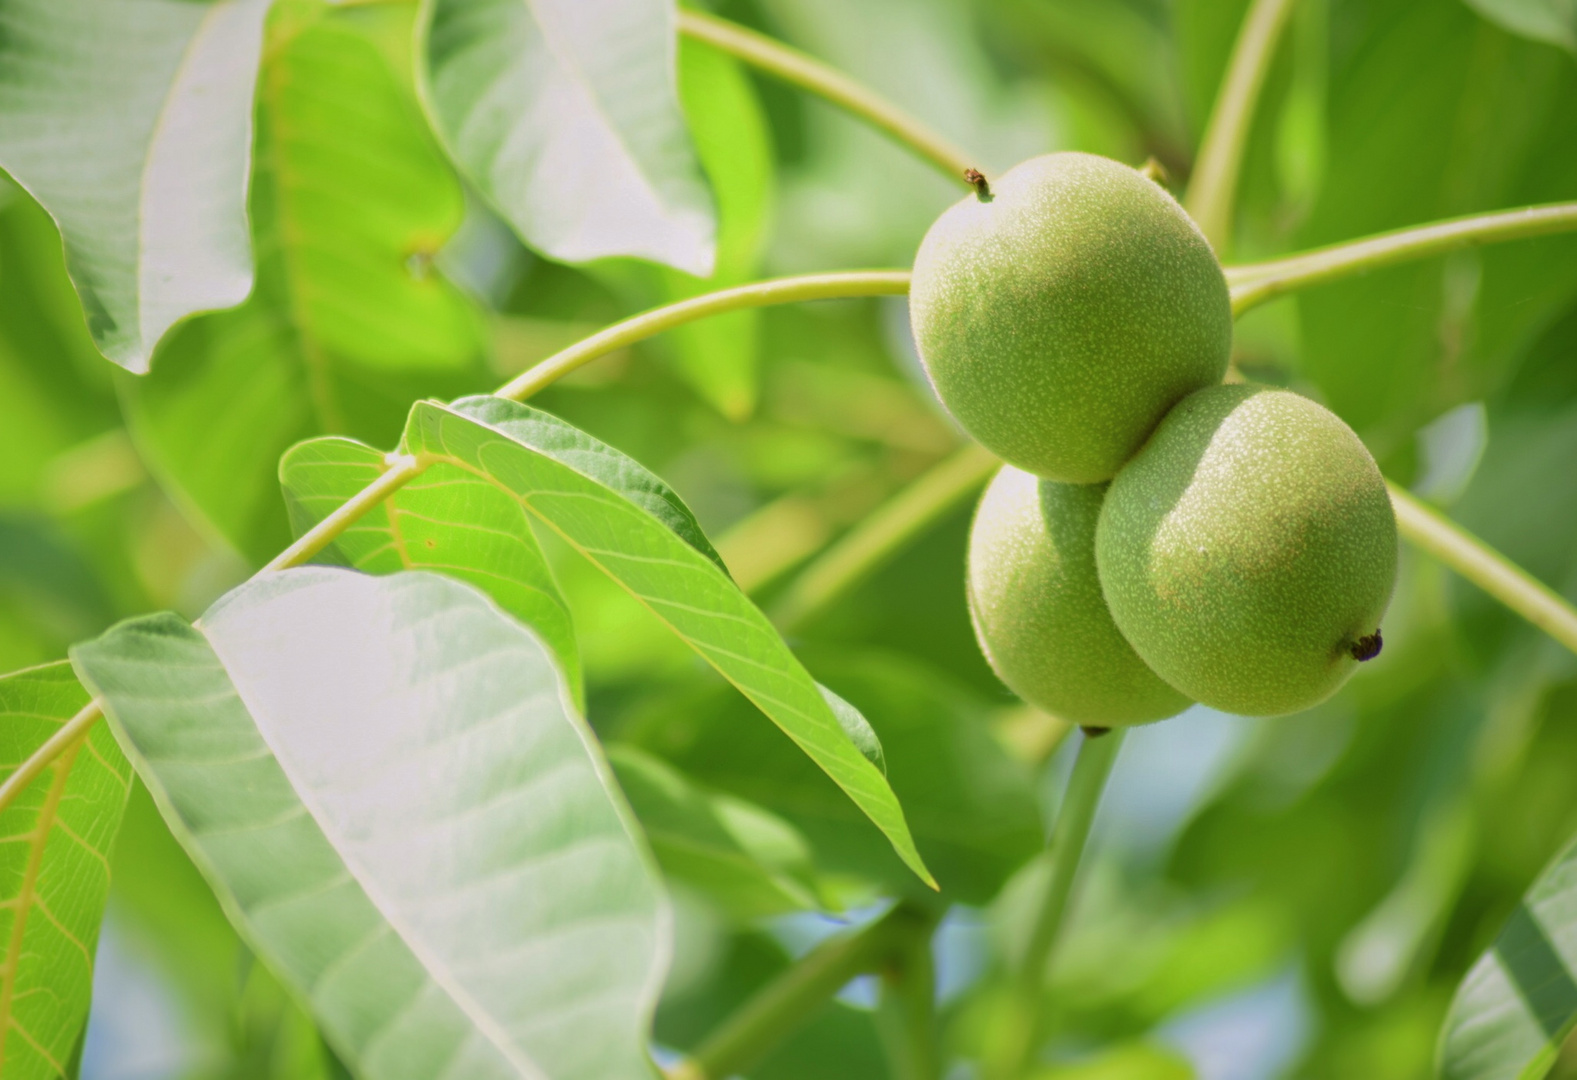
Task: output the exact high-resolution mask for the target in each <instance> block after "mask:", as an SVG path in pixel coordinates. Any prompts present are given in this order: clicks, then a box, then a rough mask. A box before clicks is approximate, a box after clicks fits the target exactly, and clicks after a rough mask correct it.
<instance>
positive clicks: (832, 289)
mask: <svg viewBox="0 0 1577 1080" xmlns="http://www.w3.org/2000/svg"><path fill="white" fill-rule="evenodd" d="M908 291H909V271H907V270H843V271H836V272H833V273H826V274H801V275H799V276H797V277H782V278H772V279H770V280H767V281H756V282H752V283H750V284H749V285H739V286H736V287H735V288H732V289H719V290H718V291H717V292H710V293H705V294H703V295H701V296H694V297H691V298H690V299H688V300H681V301H679V302H678V303H675V304H667V305H664V306H663V307H659V308H653V309H652V310H651V311H645V312H642V313H641V314H639V315H634V316H631V317H630V318H628V319H625V320H623V321H622V322H616V323H614V324H613V325H612V326H610V327H608V328H607V329H605V330H600V331H598V332H597V333H595V334H593V335H591V337H589V338H585V339H584V340H582V341H578V342H576V343H575V344H574V345H571V346H570V347H569V348H567V349H563V350H561V351H559V352H556V353H554V354H553V355H552V356H550V357H548V358H547V359H546V360H544V361H542V362H541V363H540V364H537V365H536V366H534V367H532V368H531V369H529V370H527V371H524V372H522V373H521V374H520V375H518V376H516V377H515V378H514V379H512V380H511V381H509V382H508V383H506V384H504V385H503V386H502V387H500V388H499V389H498V390H496V391H494V396H496V397H502V398H509V399H510V400H512V401H524V400H525V399H526V398H528V397H530V396H531V395H533V394H535V393H537V392H538V391H540V390H541V389H542V388H543V387H545V386H548V385H549V384H550V383H553V382H555V381H557V380H559V379H562V378H563V377H564V376H565V375H568V374H569V373H570V372H572V371H574V370H575V369H576V368H578V367H581V366H582V365H584V364H588V363H590V362H591V361H593V360H595V359H597V358H598V357H599V356H606V355H608V354H609V353H611V352H617V351H618V350H619V349H622V348H624V347H625V346H627V345H633V344H634V343H635V342H637V341H644V340H645V339H647V338H649V337H651V336H652V335H654V334H658V333H661V332H662V331H664V330H667V329H670V328H671V327H675V326H678V325H680V324H681V323H687V322H693V321H694V320H696V319H701V318H705V317H706V316H708V315H717V314H721V313H722V312H725V311H737V310H739V309H740V308H752V307H767V306H769V305H772V304H791V303H796V302H798V301H802V300H832V299H838V298H841V297H852V296H902V295H903V294H905V293H907V292H908Z"/></svg>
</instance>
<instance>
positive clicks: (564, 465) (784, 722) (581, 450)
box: [404, 398, 931, 883]
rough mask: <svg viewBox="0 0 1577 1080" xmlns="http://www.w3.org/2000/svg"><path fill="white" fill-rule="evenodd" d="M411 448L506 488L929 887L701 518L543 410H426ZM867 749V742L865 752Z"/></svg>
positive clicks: (849, 745) (460, 406) (855, 757)
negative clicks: (816, 774)
mask: <svg viewBox="0 0 1577 1080" xmlns="http://www.w3.org/2000/svg"><path fill="white" fill-rule="evenodd" d="M404 450H405V452H406V453H409V454H414V455H417V456H418V457H421V458H425V459H428V460H432V461H440V462H447V463H449V464H452V465H455V466H457V467H459V468H462V469H465V470H467V471H469V472H471V473H472V474H473V475H475V476H478V477H481V478H485V479H487V480H488V481H489V482H491V483H493V484H495V485H497V486H498V487H499V488H500V489H502V490H504V491H506V492H509V493H510V494H511V495H513V496H514V497H515V498H516V499H518V500H519V502H520V504H521V505H522V506H523V507H524V508H525V509H526V510H527V511H528V512H529V513H531V514H532V515H533V516H534V517H535V518H536V519H537V520H539V521H541V522H542V523H543V524H544V525H545V526H546V527H548V528H549V529H551V530H553V532H555V533H556V534H558V536H559V537H561V538H562V539H563V540H564V541H565V542H567V543H568V544H569V545H570V546H571V547H572V548H573V549H575V550H576V551H578V552H579V553H580V554H581V555H583V556H584V557H585V558H586V559H587V560H588V561H590V562H591V563H592V564H593V565H595V566H597V567H598V568H599V569H600V570H602V572H603V573H605V574H607V575H608V576H609V577H610V578H612V579H613V580H614V581H616V582H618V584H619V585H620V586H622V587H623V588H624V589H625V590H626V591H628V592H629V593H630V594H631V595H633V596H634V597H635V598H636V599H637V600H640V601H641V602H642V603H644V604H645V605H646V606H647V607H648V608H649V609H650V610H651V611H652V613H653V614H654V615H656V616H657V617H658V619H660V620H661V621H663V622H664V623H666V624H667V625H668V626H669V627H670V628H671V629H672V630H673V631H674V633H675V634H677V635H678V636H679V637H680V638H681V639H682V640H683V641H684V642H685V643H686V644H688V645H689V646H690V647H691V648H693V649H695V651H696V652H698V653H700V654H701V656H702V657H703V658H704V659H705V660H706V661H707V662H708V663H709V664H711V665H712V666H713V667H714V668H716V669H717V670H718V671H719V672H720V673H721V674H722V675H723V676H724V677H725V678H726V679H728V681H729V682H731V683H733V684H734V686H736V687H738V688H739V690H740V692H741V693H743V694H744V695H745V696H746V697H747V698H749V699H750V700H751V701H752V702H754V703H755V705H756V706H757V707H758V708H759V709H760V710H761V711H762V712H764V713H766V714H767V716H768V717H770V718H771V719H772V721H773V722H774V723H776V724H777V725H778V726H779V727H780V728H782V729H783V731H784V733H785V734H787V735H788V736H789V738H791V739H792V740H794V742H795V744H796V745H798V746H799V748H800V749H801V750H803V751H804V752H805V753H806V754H807V755H809V756H810V758H811V760H813V761H814V762H815V763H816V764H817V765H818V766H820V767H821V769H823V770H824V771H825V772H826V774H827V775H828V776H830V777H831V778H832V779H833V781H834V782H835V783H836V784H837V785H838V786H839V787H840V788H842V789H843V791H844V792H845V793H846V794H847V795H848V797H849V798H850V799H852V800H853V801H854V803H855V804H856V805H857V806H858V807H859V808H860V809H861V810H862V811H863V812H864V813H865V814H866V815H867V816H868V817H869V818H870V819H871V820H872V821H873V822H874V823H875V824H876V826H877V827H878V828H879V829H881V831H882V832H883V833H884V834H885V835H886V836H887V838H888V840H889V841H891V843H892V845H893V848H894V850H896V851H897V852H898V855H899V857H900V858H902V859H903V861H904V863H905V864H906V865H908V866H909V867H910V869H912V870H913V871H914V872H915V873H916V874H918V875H919V876H920V878H921V879H922V880H924V881H926V882H928V883H929V882H930V881H931V876H930V872H929V871H927V870H926V869H925V864H924V862H923V861H922V860H921V858H920V855H919V853H918V852H917V851H916V850H915V848H914V840H913V839H912V837H911V836H910V835H909V826H908V825H907V824H906V823H905V821H904V812H903V808H902V807H901V806H900V805H899V803H898V799H897V797H896V796H895V795H894V794H893V790H892V788H891V787H890V786H889V785H888V783H887V780H886V778H885V777H883V776H882V773H881V771H880V769H878V768H877V767H876V766H875V765H874V764H872V762H871V761H870V760H868V759H867V757H866V756H865V752H863V751H862V750H861V749H860V748H859V747H858V746H856V745H855V743H854V741H853V740H851V739H850V737H849V735H848V733H847V732H846V730H845V726H844V725H845V722H844V721H840V719H839V717H838V714H837V712H835V711H834V709H833V708H832V706H831V705H830V704H829V703H828V702H827V701H826V700H825V699H824V698H823V696H822V693H821V690H820V688H819V687H818V686H817V684H816V682H815V680H813V679H812V678H811V677H810V675H809V674H808V673H807V672H806V671H805V668H804V667H803V665H801V664H800V662H799V661H798V660H797V659H795V657H794V654H793V652H792V651H790V649H789V647H788V645H787V644H786V643H785V642H784V641H783V638H782V637H781V636H780V635H779V634H778V632H777V630H776V629H774V628H773V626H772V624H771V623H770V622H768V621H767V618H766V616H765V615H763V614H762V613H761V610H760V609H759V608H758V607H756V605H755V604H753V603H751V601H750V599H749V598H748V597H747V596H745V594H744V593H742V592H741V591H740V590H739V587H738V586H736V585H735V584H734V582H733V580H732V579H731V578H730V577H729V576H728V573H727V571H726V570H724V569H723V567H722V565H721V562H720V560H718V558H717V555H716V553H715V552H714V551H712V550H711V545H710V544H707V543H706V541H705V538H704V537H703V536H701V534H700V529H699V527H698V526H695V525H694V518H693V517H691V516H690V514H689V512H688V511H687V510H683V509H682V508H683V503H681V502H679V501H678V498H677V496H672V493H671V492H669V491H668V489H667V488H666V486H663V487H661V488H659V489H655V490H654V489H653V488H652V487H651V484H652V483H654V482H656V483H659V484H660V481H656V480H655V478H654V477H652V476H651V474H650V473H648V472H647V471H646V470H645V469H643V468H641V467H640V466H639V465H636V464H635V463H634V462H633V461H631V460H630V459H628V458H625V457H624V456H623V455H622V454H617V453H616V452H614V451H612V450H611V449H610V448H608V447H605V446H603V445H602V444H601V443H596V442H595V440H591V439H590V438H589V436H584V435H579V434H578V433H576V432H575V429H573V428H571V427H569V426H568V425H566V424H564V423H563V422H562V421H559V420H555V419H553V418H552V417H550V416H548V415H547V414H546V413H542V412H539V411H538V410H536V409H532V408H529V407H528V406H525V405H518V404H515V403H513V402H510V401H506V400H504V399H502V398H468V399H465V400H463V401H460V402H457V403H456V404H455V405H454V406H452V407H450V406H444V405H440V404H438V403H436V402H426V401H424V402H418V403H417V405H416V406H415V408H413V409H412V410H411V420H410V425H409V426H408V427H407V429H406V433H405V440H404ZM867 750H869V747H867Z"/></svg>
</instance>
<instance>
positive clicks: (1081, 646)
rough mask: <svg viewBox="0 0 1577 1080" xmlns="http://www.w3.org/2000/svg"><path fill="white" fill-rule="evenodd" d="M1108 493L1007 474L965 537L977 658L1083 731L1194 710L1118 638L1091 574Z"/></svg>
mask: <svg viewBox="0 0 1577 1080" xmlns="http://www.w3.org/2000/svg"><path fill="white" fill-rule="evenodd" d="M1105 487H1106V485H1104V484H1060V483H1057V482H1056V481H1054V480H1041V479H1039V478H1038V477H1035V476H1031V475H1030V474H1029V473H1026V472H1023V471H1021V470H1019V469H1015V468H1013V467H1012V466H1011V465H1009V466H1007V467H1005V468H1003V469H1002V471H1000V472H999V473H997V475H996V479H994V480H992V482H991V485H990V487H988V488H987V489H986V493H985V495H984V496H983V497H982V498H981V500H980V508H979V509H978V510H977V511H976V512H975V522H974V526H973V528H972V529H971V530H970V534H969V610H970V614H971V616H972V617H973V619H974V623H975V634H976V636H977V637H979V639H980V647H981V650H982V651H983V652H984V653H985V654H986V658H987V659H988V660H990V662H991V666H992V667H993V668H994V669H995V670H996V673H997V675H998V676H999V677H1000V678H1001V679H1002V681H1003V682H1005V683H1007V685H1008V687H1009V688H1010V689H1012V690H1013V692H1014V693H1016V694H1017V695H1018V696H1019V697H1021V698H1023V699H1024V700H1025V701H1027V702H1029V703H1030V704H1032V705H1035V706H1038V707H1039V708H1042V709H1045V710H1046V711H1047V712H1050V713H1053V714H1055V715H1057V716H1060V717H1062V718H1063V719H1065V720H1071V721H1074V722H1075V723H1079V724H1083V725H1086V726H1089V727H1115V726H1119V725H1125V724H1143V723H1146V722H1148V721H1151V720H1159V719H1161V718H1162V717H1166V716H1171V715H1173V714H1175V713H1179V712H1181V711H1182V710H1184V709H1186V708H1187V707H1188V706H1189V704H1190V702H1189V700H1188V699H1187V698H1185V697H1184V696H1183V695H1182V694H1179V693H1178V692H1177V691H1176V690H1174V689H1172V688H1171V687H1170V686H1168V685H1167V684H1166V683H1164V682H1162V681H1161V680H1160V678H1158V677H1157V676H1156V674H1155V673H1154V672H1153V671H1151V670H1150V669H1149V668H1147V667H1146V666H1145V664H1144V661H1143V660H1140V659H1139V657H1138V655H1137V654H1136V653H1135V652H1134V651H1133V649H1132V647H1130V646H1129V644H1128V643H1127V642H1126V641H1124V640H1123V636H1122V634H1120V633H1118V631H1117V626H1116V624H1115V623H1113V622H1112V617H1111V615H1110V614H1109V613H1108V612H1107V610H1106V601H1104V600H1103V599H1101V585H1100V581H1099V579H1098V578H1097V576H1096V571H1095V523H1096V521H1097V519H1098V518H1099V516H1100V511H1101V495H1102V493H1103V491H1104V489H1105Z"/></svg>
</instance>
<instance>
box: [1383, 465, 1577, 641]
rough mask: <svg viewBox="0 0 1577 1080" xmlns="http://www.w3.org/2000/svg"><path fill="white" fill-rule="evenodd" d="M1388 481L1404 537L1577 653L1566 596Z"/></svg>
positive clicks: (1575, 617) (1576, 624) (1574, 617)
mask: <svg viewBox="0 0 1577 1080" xmlns="http://www.w3.org/2000/svg"><path fill="white" fill-rule="evenodd" d="M1386 486H1387V487H1388V488H1390V490H1391V505H1392V507H1394V508H1395V510H1396V526H1397V529H1398V531H1400V532H1401V534H1402V537H1403V538H1404V539H1406V540H1407V541H1409V542H1410V543H1412V544H1413V546H1415V547H1417V548H1419V549H1420V550H1422V551H1426V552H1428V553H1429V554H1431V555H1433V556H1434V557H1435V558H1437V559H1439V560H1440V561H1441V562H1442V563H1444V564H1445V565H1447V566H1449V567H1450V568H1451V569H1452V570H1455V571H1456V572H1457V573H1458V574H1461V575H1462V576H1463V577H1464V578H1466V579H1467V580H1468V581H1471V582H1472V583H1473V584H1475V585H1477V586H1478V587H1479V588H1481V589H1483V590H1484V591H1485V592H1487V593H1489V595H1491V596H1493V597H1494V598H1495V599H1496V600H1499V601H1500V602H1501V603H1502V604H1505V605H1506V606H1507V607H1508V608H1510V609H1511V610H1512V611H1514V612H1516V613H1517V614H1518V615H1521V616H1522V617H1523V618H1524V619H1526V620H1528V622H1530V623H1532V624H1533V625H1534V626H1536V627H1538V628H1539V629H1540V630H1543V631H1544V632H1545V633H1546V634H1548V635H1550V637H1552V638H1554V639H1555V640H1556V641H1558V642H1560V643H1561V644H1562V645H1564V646H1566V648H1568V649H1570V650H1571V651H1572V652H1574V653H1577V609H1574V608H1573V607H1572V605H1571V604H1569V603H1568V602H1567V601H1566V599H1565V598H1564V597H1562V596H1561V595H1560V594H1559V593H1557V592H1556V591H1555V590H1554V589H1551V588H1550V587H1549V586H1548V585H1545V584H1544V583H1543V582H1542V581H1540V580H1538V579H1537V578H1535V577H1534V576H1533V575H1532V574H1530V573H1528V572H1527V571H1526V570H1524V569H1522V567H1520V566H1518V565H1517V564H1516V563H1514V562H1512V561H1511V560H1510V559H1508V558H1506V557H1505V556H1504V555H1502V554H1501V553H1500V552H1498V551H1496V550H1495V549H1494V548H1492V547H1490V546H1489V545H1488V544H1486V543H1484V541H1482V540H1480V539H1479V538H1478V537H1476V536H1474V535H1473V534H1472V533H1470V532H1468V531H1467V530H1466V529H1463V528H1462V527H1461V526H1459V525H1457V524H1456V523H1455V522H1453V521H1451V520H1450V519H1448V518H1446V517H1444V516H1442V515H1441V514H1438V513H1436V512H1435V511H1434V510H1431V509H1430V508H1429V507H1427V506H1425V505H1424V504H1423V503H1422V502H1419V501H1418V500H1417V499H1415V498H1414V497H1413V496H1412V495H1410V494H1409V493H1408V492H1406V491H1404V490H1403V489H1402V488H1400V487H1398V486H1397V485H1395V484H1390V483H1388V484H1387V485H1386Z"/></svg>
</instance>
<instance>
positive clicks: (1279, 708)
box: [1095, 385, 1397, 716]
mask: <svg viewBox="0 0 1577 1080" xmlns="http://www.w3.org/2000/svg"><path fill="white" fill-rule="evenodd" d="M1095 551H1096V565H1097V567H1098V569H1099V572H1100V580H1101V589H1102V592H1103V593H1104V595H1105V597H1106V602H1107V605H1108V607H1109V608H1110V610H1111V613H1112V617H1113V618H1114V619H1115V620H1116V623H1117V625H1118V627H1119V628H1121V630H1122V633H1123V636H1124V637H1126V638H1127V639H1128V641H1129V642H1130V643H1131V644H1132V645H1133V647H1134V649H1135V651H1137V652H1138V654H1139V655H1140V656H1142V657H1143V658H1144V660H1145V662H1146V663H1148V664H1149V665H1150V667H1152V668H1153V669H1155V671H1156V673H1157V674H1159V675H1160V676H1161V677H1162V678H1164V679H1165V680H1166V681H1167V682H1169V683H1171V684H1172V685H1173V686H1175V687H1177V688H1178V689H1179V690H1181V691H1182V692H1183V693H1185V694H1187V695H1189V696H1190V697H1192V698H1194V699H1195V700H1197V701H1200V702H1203V703H1204V704H1206V705H1210V706H1212V707H1213V708H1217V709H1221V710H1223V711H1226V712H1233V713H1241V714H1245V715H1253V716H1273V715H1279V714H1282V713H1290V712H1297V711H1298V710H1300V709H1306V708H1308V707H1309V706H1311V705H1315V704H1318V703H1319V702H1321V701H1323V700H1324V699H1326V698H1327V697H1329V696H1330V695H1331V694H1333V693H1335V692H1336V690H1337V689H1338V688H1339V687H1340V686H1341V685H1342V683H1344V682H1346V681H1347V678H1348V677H1349V676H1350V675H1351V674H1352V673H1353V671H1354V669H1355V668H1356V667H1357V665H1358V663H1359V660H1358V658H1357V655H1356V654H1355V646H1357V645H1359V644H1360V642H1362V641H1363V639H1364V638H1365V637H1367V636H1369V635H1376V640H1374V641H1373V642H1372V647H1373V648H1375V650H1376V651H1377V649H1378V644H1379V643H1378V640H1377V634H1376V631H1377V628H1378V627H1379V625H1380V618H1381V616H1383V615H1384V614H1385V609H1386V605H1387V604H1388V603H1389V602H1390V598H1391V589H1392V587H1393V585H1394V584H1395V581H1396V557H1397V539H1396V517H1395V515H1394V513H1393V511H1392V509H1391V500H1390V497H1389V496H1388V495H1387V493H1386V490H1385V481H1384V479H1383V478H1382V477H1381V475H1380V470H1379V468H1378V467H1377V466H1376V465H1375V462H1374V458H1373V457H1371V456H1370V454H1369V451H1368V450H1367V449H1366V448H1365V447H1364V445H1363V443H1362V442H1360V441H1359V439H1358V436H1357V435H1355V434H1354V433H1353V431H1352V429H1351V428H1349V427H1348V426H1347V425H1346V424H1344V423H1343V422H1342V421H1341V420H1340V419H1339V418H1338V417H1337V416H1336V415H1335V414H1334V413H1332V412H1330V410H1328V409H1326V408H1325V407H1324V406H1322V405H1319V404H1317V403H1316V402H1313V401H1310V400H1309V399H1308V398H1305V397H1302V396H1300V395H1298V394H1294V393H1291V392H1289V391H1285V390H1274V389H1268V388H1265V387H1254V386H1243V385H1233V386H1217V387H1212V388H1210V389H1207V390H1201V391H1199V392H1198V393H1196V394H1193V395H1192V396H1190V397H1188V398H1186V399H1185V400H1184V401H1182V402H1181V403H1179V404H1178V405H1177V407H1176V408H1174V409H1173V410H1172V411H1171V412H1170V413H1168V414H1167V417H1166V419H1165V420H1164V421H1162V423H1161V426H1160V427H1159V428H1157V429H1156V431H1155V434H1154V435H1152V436H1151V438H1150V440H1149V441H1148V442H1147V443H1146V444H1145V445H1144V448H1143V449H1142V450H1140V451H1139V453H1138V454H1137V455H1136V456H1135V457H1134V459H1133V460H1132V461H1130V462H1129V463H1128V464H1127V465H1126V466H1124V468H1123V470H1122V471H1121V472H1120V473H1118V474H1117V478H1116V479H1115V480H1113V481H1112V483H1111V486H1110V488H1109V489H1108V491H1107V494H1106V500H1105V502H1104V504H1103V505H1102V508H1101V516H1100V524H1099V525H1098V527H1097V529H1096V541H1095ZM1365 651H1367V650H1366V649H1364V648H1361V647H1360V648H1358V649H1357V652H1365Z"/></svg>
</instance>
